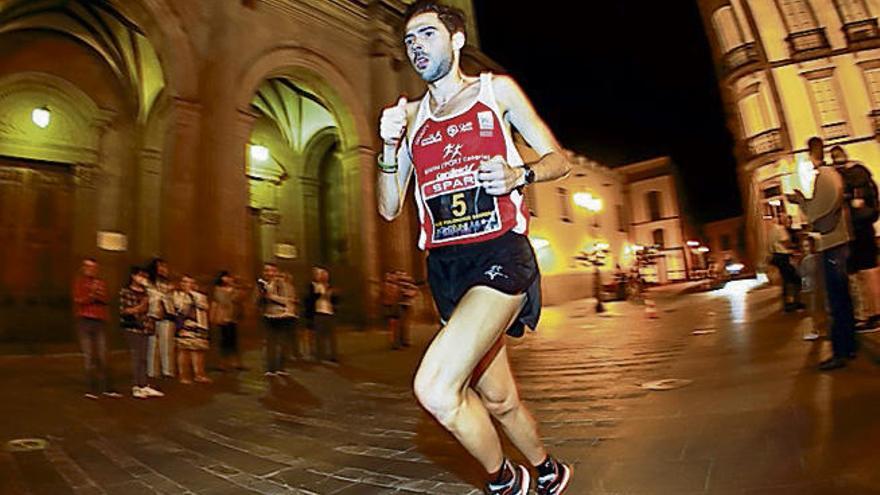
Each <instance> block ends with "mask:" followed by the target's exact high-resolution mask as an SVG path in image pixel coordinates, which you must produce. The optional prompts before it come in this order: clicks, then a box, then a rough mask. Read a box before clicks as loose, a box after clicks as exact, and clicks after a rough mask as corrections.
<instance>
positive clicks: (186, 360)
mask: <svg viewBox="0 0 880 495" xmlns="http://www.w3.org/2000/svg"><path fill="white" fill-rule="evenodd" d="M171 301H172V304H173V307H174V318H175V323H176V325H175V328H176V333H175V335H176V344H177V369H178V372H179V374H178V376H179V378H180V383H184V384H189V383H192V382H193V381H195V382H197V383H211V381H212V380H211V379H210V378H209V377H208V375H207V374H206V372H205V356H206V354H207V352H208V349H209V346H210V342H209V340H208V298H207V297H206V296H205V295H204V294H203V293H201V292H200V291H199V290H198V285H197V284H196V281H195V279H194V278H192V277H191V276H189V275H184V276H183V278H181V279H180V287H179V288H178V289H177V290H175V291H173V292H172V293H171ZM190 376H192V378H190Z"/></svg>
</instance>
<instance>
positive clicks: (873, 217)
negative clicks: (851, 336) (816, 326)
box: [831, 146, 880, 333]
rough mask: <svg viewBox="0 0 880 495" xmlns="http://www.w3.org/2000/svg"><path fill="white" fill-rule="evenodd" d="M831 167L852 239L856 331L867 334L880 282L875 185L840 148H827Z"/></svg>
mask: <svg viewBox="0 0 880 495" xmlns="http://www.w3.org/2000/svg"><path fill="white" fill-rule="evenodd" d="M831 159H832V161H833V162H834V167H835V168H836V169H837V171H838V172H840V175H841V176H842V177H843V182H844V191H845V192H844V198H845V200H846V202H847V204H848V206H849V211H850V218H851V220H852V233H853V239H852V241H850V245H849V264H848V266H847V271H848V272H849V274H850V282H851V285H850V290H851V292H852V295H853V302H854V305H855V308H856V311H855V313H856V316H860V317H861V318H857V322H856V331H857V332H859V333H867V332H872V331H877V330H878V329H880V328H878V327H880V280H878V275H880V273H878V269H877V241H876V239H875V236H876V233H875V232H874V222H876V221H877V219H878V217H880V205H878V197H877V196H878V195H877V184H876V183H875V182H874V177H872V176H871V172H870V171H869V170H868V169H867V167H865V166H864V165H862V164H861V163H858V162H854V161H850V159H849V157H848V156H847V155H846V151H844V149H843V148H841V147H840V146H835V147H834V148H832V149H831Z"/></svg>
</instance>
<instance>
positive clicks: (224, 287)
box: [210, 270, 244, 370]
mask: <svg viewBox="0 0 880 495" xmlns="http://www.w3.org/2000/svg"><path fill="white" fill-rule="evenodd" d="M241 299H242V291H241V289H239V287H238V284H237V283H236V280H235V278H234V277H233V276H232V275H231V274H230V273H229V272H228V271H226V270H223V271H222V272H220V274H218V275H217V279H216V280H215V282H214V294H213V297H212V302H211V309H210V316H211V324H212V325H214V326H216V327H217V328H218V329H219V333H220V357H221V360H222V361H221V367H222V368H223V369H229V368H235V369H237V370H242V369H244V368H243V367H242V365H241V354H240V352H239V348H238V321H239V319H240V318H241V313H242V309H241Z"/></svg>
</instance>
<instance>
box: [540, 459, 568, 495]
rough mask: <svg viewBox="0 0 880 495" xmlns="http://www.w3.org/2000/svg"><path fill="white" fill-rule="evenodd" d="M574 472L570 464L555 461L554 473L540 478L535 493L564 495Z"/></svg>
mask: <svg viewBox="0 0 880 495" xmlns="http://www.w3.org/2000/svg"><path fill="white" fill-rule="evenodd" d="M573 471H574V470H573V469H572V467H571V466H569V465H568V464H565V463H564V462H559V461H557V460H555V459H554V460H553V472H552V473H550V474H546V475H544V476H539V477H538V484H537V486H535V493H537V494H538V495H559V494H561V493H564V492H565V490H566V488H568V483H569V482H570V481H571V473H572V472H573Z"/></svg>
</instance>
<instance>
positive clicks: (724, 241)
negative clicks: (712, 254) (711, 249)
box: [721, 234, 730, 251]
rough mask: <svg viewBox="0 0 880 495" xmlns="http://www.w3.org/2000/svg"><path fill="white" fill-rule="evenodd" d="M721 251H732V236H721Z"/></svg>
mask: <svg viewBox="0 0 880 495" xmlns="http://www.w3.org/2000/svg"><path fill="white" fill-rule="evenodd" d="M721 250H722V251H730V234H721Z"/></svg>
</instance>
